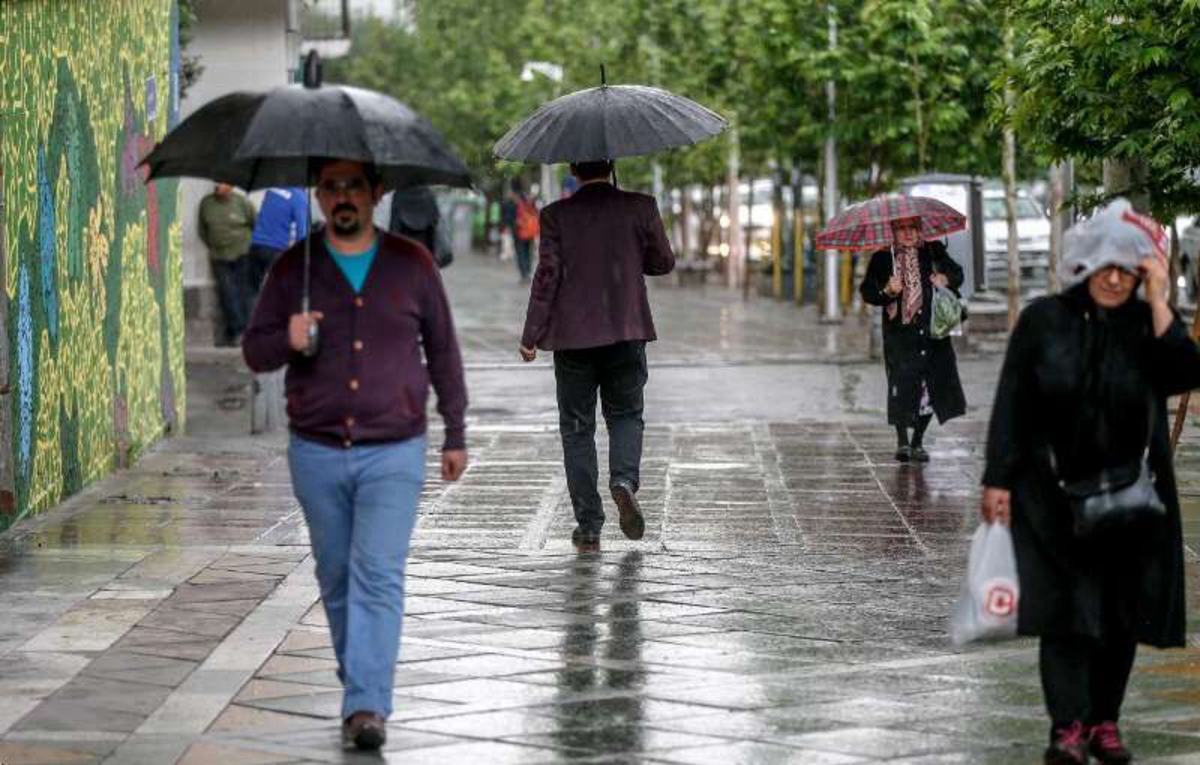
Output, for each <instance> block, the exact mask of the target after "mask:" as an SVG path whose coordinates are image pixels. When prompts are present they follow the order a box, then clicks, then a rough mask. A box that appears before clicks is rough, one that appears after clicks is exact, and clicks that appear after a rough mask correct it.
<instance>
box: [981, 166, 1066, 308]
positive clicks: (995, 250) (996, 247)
mask: <svg viewBox="0 0 1200 765" xmlns="http://www.w3.org/2000/svg"><path fill="white" fill-rule="evenodd" d="M1016 213H1017V250H1018V252H1019V253H1020V260H1021V277H1022V287H1023V288H1025V287H1035V286H1045V284H1046V269H1047V267H1048V266H1049V264H1050V219H1049V218H1047V217H1046V214H1045V213H1044V212H1042V209H1041V208H1040V207H1038V205H1037V202H1035V201H1034V200H1033V197H1031V196H1029V194H1028V193H1027V192H1025V191H1022V190H1018V191H1017V209H1016ZM983 250H984V256H985V259H986V261H987V272H988V283H989V286H991V287H992V288H1003V287H1004V285H1005V284H1007V281H1008V277H1007V273H1008V211H1007V209H1006V205H1005V203H1004V189H995V188H989V189H984V190H983ZM1022 291H1024V289H1023V290H1022Z"/></svg>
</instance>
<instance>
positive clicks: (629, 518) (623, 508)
mask: <svg viewBox="0 0 1200 765" xmlns="http://www.w3.org/2000/svg"><path fill="white" fill-rule="evenodd" d="M612 498H613V502H616V503H617V511H618V512H619V513H620V514H621V521H620V522H621V533H623V534H624V535H625V537H626V538H627V539H641V538H642V536H643V535H644V534H645V533H646V519H645V517H643V516H642V508H640V507H639V506H638V501H637V497H635V496H633V489H632V488H630V486H629V484H626V483H614V484H613V485H612Z"/></svg>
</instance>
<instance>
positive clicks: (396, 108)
mask: <svg viewBox="0 0 1200 765" xmlns="http://www.w3.org/2000/svg"><path fill="white" fill-rule="evenodd" d="M315 62H316V59H315V57H312V58H310V64H309V65H308V66H307V69H308V70H309V72H307V73H306V78H305V83H304V84H303V85H299V84H297V85H287V86H283V87H279V88H275V89H274V90H271V91H269V92H267V93H231V94H229V95H226V96H222V97H221V98H218V99H216V100H214V101H212V102H210V103H208V104H205V105H204V106H203V107H201V108H200V109H198V110H197V111H196V112H195V113H194V114H192V115H191V116H189V117H188V118H187V119H186V120H184V121H183V122H181V123H180V124H179V125H178V126H177V127H176V128H175V129H174V130H172V131H171V132H170V134H169V135H167V137H166V138H164V139H163V141H162V142H161V143H160V144H158V146H156V147H155V148H154V151H152V152H150V154H149V155H147V156H146V158H145V159H144V160H142V164H144V165H146V166H147V167H149V168H150V178H152V179H153V178H160V177H164V176H179V175H187V176H194V177H199V178H209V179H212V180H214V181H222V182H224V183H230V184H233V185H234V186H238V187H240V188H243V189H246V190H247V191H248V190H251V189H260V188H267V187H269V186H307V185H310V183H311V182H312V180H313V178H312V175H311V170H310V160H312V159H315V158H334V159H348V160H354V161H358V162H370V163H373V164H374V165H375V166H376V167H377V168H379V170H380V172H381V173H382V175H383V185H384V187H385V188H388V189H395V188H403V187H405V186H417V185H428V184H444V185H447V186H470V185H471V176H470V173H469V172H468V171H467V168H466V167H465V166H464V165H463V163H462V162H461V161H460V160H459V159H458V157H456V156H455V155H454V152H452V151H451V150H450V148H449V146H447V145H446V142H445V141H444V140H443V139H442V137H441V136H440V135H438V133H437V131H436V130H434V129H433V127H432V126H431V125H430V124H429V123H428V122H427V121H426V120H424V119H423V118H422V117H421V116H420V115H418V114H417V113H416V112H414V111H413V110H412V109H410V108H409V107H407V106H405V105H404V104H402V103H400V102H399V101H397V100H395V99H393V98H391V97H389V96H385V95H383V94H382V93H376V92H374V91H370V90H363V89H361V88H352V87H347V86H342V85H321V84H320V76H319V74H313V73H312V72H313V70H314V69H315Z"/></svg>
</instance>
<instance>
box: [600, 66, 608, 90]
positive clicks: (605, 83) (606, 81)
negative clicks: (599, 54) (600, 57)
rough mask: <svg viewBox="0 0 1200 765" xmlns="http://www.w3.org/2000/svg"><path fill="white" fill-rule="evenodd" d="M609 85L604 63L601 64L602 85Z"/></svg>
mask: <svg viewBox="0 0 1200 765" xmlns="http://www.w3.org/2000/svg"><path fill="white" fill-rule="evenodd" d="M606 85H608V77H606V76H605V74H604V64H601V65H600V87H602V88H603V87H604V86H606Z"/></svg>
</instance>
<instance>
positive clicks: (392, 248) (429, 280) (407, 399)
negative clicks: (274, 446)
mask: <svg viewBox="0 0 1200 765" xmlns="http://www.w3.org/2000/svg"><path fill="white" fill-rule="evenodd" d="M378 234H379V252H378V253H377V254H376V255H375V261H374V262H373V263H372V264H371V270H370V272H369V273H368V274H367V279H366V281H365V282H364V283H363V286H362V291H361V292H360V293H359V294H357V295H356V294H354V289H353V288H352V287H351V286H350V283H349V282H348V281H346V277H345V276H343V275H342V271H341V269H340V268H338V265H337V263H335V262H334V260H333V258H332V257H330V255H329V253H328V251H327V250H326V249H325V239H324V237H323V236H322V235H321V234H320V233H319V232H318V233H314V239H313V247H312V293H311V295H312V296H311V305H312V310H314V311H320V312H321V313H323V314H324V315H325V316H324V318H323V319H322V320H321V323H320V350H319V352H318V353H317V355H316V356H314V357H312V358H307V357H305V356H303V355H301V354H299V353H296V352H295V351H293V350H292V349H291V346H290V345H289V344H288V322H289V320H290V318H291V316H292V314H295V313H299V312H300V297H301V293H302V291H303V277H304V243H303V242H300V243H298V244H296V245H295V246H294V247H292V248H291V249H290V250H288V251H287V252H285V253H284V254H283V255H281V256H280V257H279V260H277V261H276V262H275V264H274V265H273V266H272V267H271V271H270V274H269V276H268V277H267V280H266V282H264V283H263V289H262V294H260V295H259V298H258V305H257V306H255V309H254V316H253V317H252V318H251V319H250V327H249V328H248V329H247V330H246V333H245V335H244V336H243V339H242V354H243V355H244V356H245V359H246V364H247V365H248V366H249V367H250V368H251V369H252V370H254V371H255V372H269V371H271V370H274V369H278V368H279V367H281V366H283V365H284V364H287V367H288V370H287V377H286V381H285V386H286V389H287V412H288V420H289V423H290V427H291V430H292V432H293V433H295V434H296V435H299V436H301V437H303V438H308V439H310V440H314V441H320V442H322V443H327V444H330V445H336V446H346V447H350V446H353V445H355V444H370V443H382V442H387V441H403V440H406V439H409V438H413V437H415V436H419V435H421V434H422V433H424V432H425V429H426V421H425V420H426V418H425V402H426V399H427V397H428V394H429V383H430V382H431V381H432V383H433V387H434V389H435V390H436V391H437V399H438V401H437V409H438V412H439V413H440V414H441V416H442V420H443V421H444V423H445V430H446V440H445V444H444V446H443V448H444V449H461V448H463V445H464V442H465V435H464V424H463V414H464V412H465V411H466V408H467V389H466V384H465V383H464V381H463V366H462V356H461V354H460V353H459V349H458V340H457V338H456V337H455V336H454V322H453V320H452V318H451V316H450V303H449V301H448V300H447V299H446V291H445V290H444V289H443V287H442V281H441V277H440V276H439V275H438V270H437V266H435V265H434V263H433V258H432V257H431V256H430V255H429V252H428V251H426V249H425V248H424V247H422V246H421V245H420V244H418V243H416V242H414V241H413V240H411V239H406V238H404V237H399V236H392V235H391V234H386V233H384V232H382V231H380V232H378ZM422 352H424V360H422Z"/></svg>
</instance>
